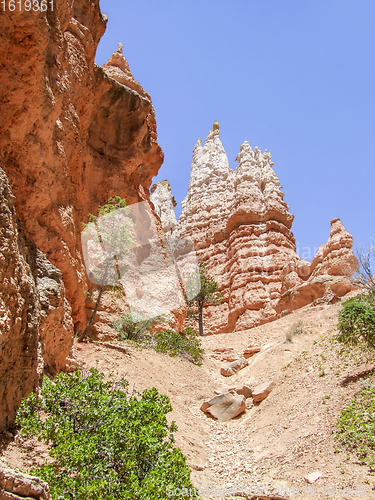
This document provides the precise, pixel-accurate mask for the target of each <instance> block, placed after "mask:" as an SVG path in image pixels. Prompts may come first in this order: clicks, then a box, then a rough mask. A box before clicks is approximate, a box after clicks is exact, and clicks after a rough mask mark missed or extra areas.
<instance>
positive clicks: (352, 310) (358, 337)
mask: <svg viewBox="0 0 375 500" xmlns="http://www.w3.org/2000/svg"><path fill="white" fill-rule="evenodd" d="M337 326H338V333H337V334H336V335H335V340H337V341H338V342H341V343H343V344H345V345H347V346H357V345H361V344H365V345H367V346H370V347H372V348H373V349H375V295H374V292H371V293H369V294H368V295H357V296H356V297H353V298H351V299H349V300H347V301H346V302H344V305H343V308H342V309H341V311H340V313H339V322H338V325H337Z"/></svg>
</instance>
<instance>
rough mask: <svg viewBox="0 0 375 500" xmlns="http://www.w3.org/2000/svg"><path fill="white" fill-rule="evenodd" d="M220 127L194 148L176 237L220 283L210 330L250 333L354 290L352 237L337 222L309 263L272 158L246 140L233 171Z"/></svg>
mask: <svg viewBox="0 0 375 500" xmlns="http://www.w3.org/2000/svg"><path fill="white" fill-rule="evenodd" d="M219 134H220V132H219V124H218V123H217V122H215V123H214V127H213V129H212V130H211V131H210V133H209V135H208V137H207V139H206V142H205V144H204V146H202V143H201V140H200V139H199V140H198V142H197V144H196V146H195V148H194V151H193V163H192V167H191V174H190V183H189V189H188V193H187V196H186V198H185V199H184V200H183V201H182V203H181V204H182V213H181V216H180V218H179V220H178V224H177V226H175V228H174V229H173V236H176V237H184V238H190V239H191V240H192V241H193V242H194V246H195V249H196V251H197V253H198V258H199V260H203V261H204V262H205V264H206V267H207V269H208V270H209V273H210V274H211V275H212V276H213V277H214V278H215V279H216V281H217V282H218V285H219V289H220V292H221V293H222V295H223V301H222V303H221V305H219V306H215V307H208V308H207V312H206V320H207V323H208V324H209V330H208V331H209V332H211V333H221V332H228V331H233V330H243V329H246V328H252V327H254V326H257V325H260V324H262V323H265V322H267V321H271V320H273V319H276V318H277V317H278V316H279V315H280V314H285V313H286V312H288V311H291V310H294V309H296V308H298V307H301V306H303V305H306V304H308V303H312V302H314V301H315V302H316V301H318V300H323V301H324V300H327V301H328V300H334V298H335V297H336V296H342V295H344V294H345V293H347V292H348V291H349V290H351V289H352V284H351V282H350V280H349V278H348V276H351V275H352V274H353V272H354V270H355V269H356V267H357V260H356V258H355V257H354V255H353V252H352V243H353V240H352V236H351V235H350V234H349V233H347V232H346V231H345V229H344V227H343V225H342V224H341V222H340V221H339V219H334V220H333V221H332V222H331V234H330V237H329V240H328V242H327V244H326V245H322V246H321V247H320V248H319V251H318V253H317V255H316V256H315V257H314V259H313V261H312V262H311V263H308V262H306V261H303V260H301V259H300V258H299V256H298V255H297V253H296V246H295V240H294V237H293V234H292V232H291V226H292V222H293V215H291V214H290V212H289V207H288V205H287V204H286V203H285V201H284V199H283V198H284V194H283V193H282V191H281V187H280V182H279V179H278V177H277V176H276V174H275V172H274V170H273V162H272V161H271V155H270V153H269V152H268V151H267V150H265V151H264V152H263V153H262V152H261V151H260V150H259V149H258V148H257V147H256V148H255V149H254V150H253V149H252V148H251V147H250V145H249V143H248V142H247V141H246V142H244V144H242V146H241V148H240V152H239V154H238V156H237V158H236V160H237V161H238V166H237V169H236V170H235V171H233V170H231V168H230V167H229V163H228V158H227V155H226V153H225V150H224V148H223V145H222V143H221V141H220V137H219Z"/></svg>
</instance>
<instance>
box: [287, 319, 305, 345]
mask: <svg viewBox="0 0 375 500" xmlns="http://www.w3.org/2000/svg"><path fill="white" fill-rule="evenodd" d="M303 330H304V326H303V323H302V321H298V322H297V323H294V324H293V325H292V326H291V327H290V328H289V330H288V331H287V333H286V336H285V342H293V337H294V336H296V335H300V334H301V333H303Z"/></svg>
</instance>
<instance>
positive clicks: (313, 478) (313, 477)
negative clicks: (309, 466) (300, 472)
mask: <svg viewBox="0 0 375 500" xmlns="http://www.w3.org/2000/svg"><path fill="white" fill-rule="evenodd" d="M321 475H322V474H321V473H320V472H318V471H316V472H312V473H311V474H309V475H308V476H306V477H305V481H306V482H307V483H310V484H312V483H315V481H316V480H317V479H319V478H320V477H321Z"/></svg>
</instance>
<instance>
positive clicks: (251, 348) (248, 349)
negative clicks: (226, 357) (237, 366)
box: [242, 347, 260, 359]
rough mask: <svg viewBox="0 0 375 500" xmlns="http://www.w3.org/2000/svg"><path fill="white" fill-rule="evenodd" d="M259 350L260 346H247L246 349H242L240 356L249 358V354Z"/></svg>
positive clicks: (252, 354) (251, 354)
mask: <svg viewBox="0 0 375 500" xmlns="http://www.w3.org/2000/svg"><path fill="white" fill-rule="evenodd" d="M259 351H260V347H248V348H247V349H245V350H244V352H243V354H242V356H243V357H244V358H246V359H248V358H251V356H254V354H255V353H257V352H259Z"/></svg>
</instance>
